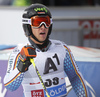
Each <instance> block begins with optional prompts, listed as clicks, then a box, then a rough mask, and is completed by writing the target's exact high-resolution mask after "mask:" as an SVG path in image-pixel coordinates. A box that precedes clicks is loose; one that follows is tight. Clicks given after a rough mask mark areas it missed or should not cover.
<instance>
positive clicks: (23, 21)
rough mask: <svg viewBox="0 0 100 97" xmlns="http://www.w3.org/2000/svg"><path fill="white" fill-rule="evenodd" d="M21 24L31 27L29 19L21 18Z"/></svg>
mask: <svg viewBox="0 0 100 97" xmlns="http://www.w3.org/2000/svg"><path fill="white" fill-rule="evenodd" d="M22 23H23V24H30V25H31V19H26V18H23V19H22Z"/></svg>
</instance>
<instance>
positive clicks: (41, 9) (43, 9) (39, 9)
mask: <svg viewBox="0 0 100 97" xmlns="http://www.w3.org/2000/svg"><path fill="white" fill-rule="evenodd" d="M34 10H35V11H45V12H46V13H47V12H48V11H47V9H46V8H44V7H42V8H35V9H34Z"/></svg>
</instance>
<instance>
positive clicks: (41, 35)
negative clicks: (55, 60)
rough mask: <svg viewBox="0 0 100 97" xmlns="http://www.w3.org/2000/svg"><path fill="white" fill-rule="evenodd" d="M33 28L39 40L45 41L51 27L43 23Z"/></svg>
mask: <svg viewBox="0 0 100 97" xmlns="http://www.w3.org/2000/svg"><path fill="white" fill-rule="evenodd" d="M31 28H32V33H33V35H34V36H35V37H36V38H37V39H38V40H39V41H45V39H46V38H47V35H48V30H49V28H45V26H44V25H42V26H41V27H39V28H33V27H31Z"/></svg>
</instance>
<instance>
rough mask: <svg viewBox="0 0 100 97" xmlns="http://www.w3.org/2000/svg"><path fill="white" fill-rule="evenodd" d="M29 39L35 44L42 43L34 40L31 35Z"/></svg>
mask: <svg viewBox="0 0 100 97" xmlns="http://www.w3.org/2000/svg"><path fill="white" fill-rule="evenodd" d="M30 39H31V40H32V41H33V42H34V43H35V44H39V45H42V44H43V43H40V42H38V41H36V40H35V39H34V38H32V37H31V36H30Z"/></svg>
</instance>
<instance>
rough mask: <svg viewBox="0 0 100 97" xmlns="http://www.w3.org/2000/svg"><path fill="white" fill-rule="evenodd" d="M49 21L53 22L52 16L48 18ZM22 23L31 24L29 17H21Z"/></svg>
mask: <svg viewBox="0 0 100 97" xmlns="http://www.w3.org/2000/svg"><path fill="white" fill-rule="evenodd" d="M50 22H51V23H50V24H52V23H53V21H52V18H51V19H50ZM22 23H23V24H30V25H31V19H26V18H22Z"/></svg>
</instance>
